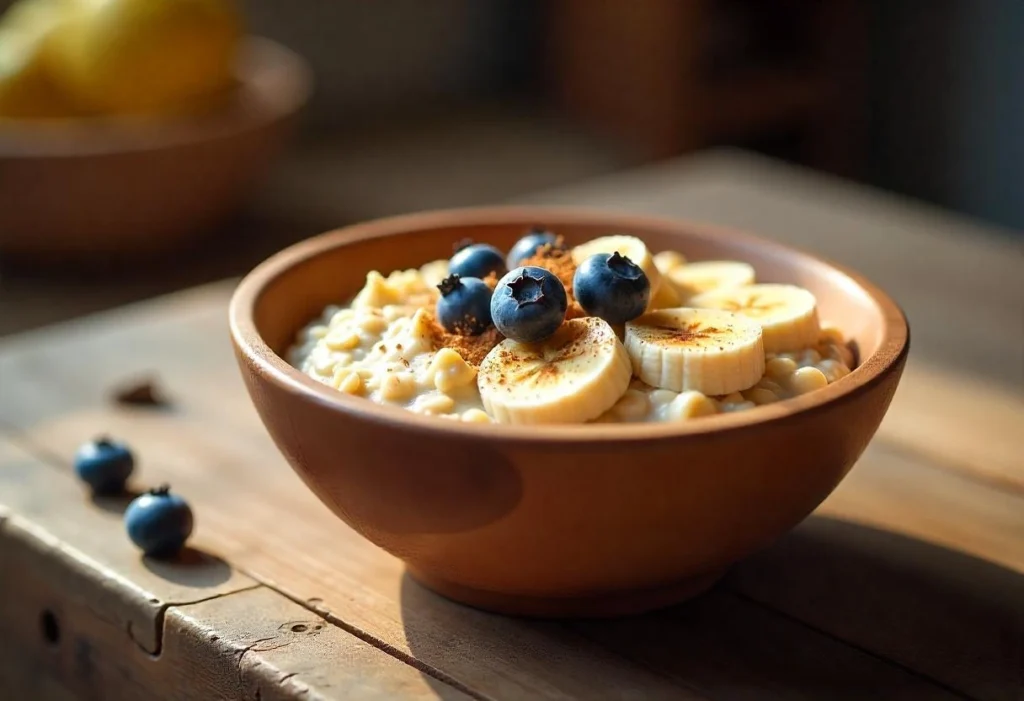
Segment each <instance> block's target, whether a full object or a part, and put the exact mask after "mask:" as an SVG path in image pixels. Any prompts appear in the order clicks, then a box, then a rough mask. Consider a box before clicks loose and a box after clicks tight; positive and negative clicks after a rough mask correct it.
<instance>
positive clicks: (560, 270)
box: [520, 245, 587, 319]
mask: <svg viewBox="0 0 1024 701" xmlns="http://www.w3.org/2000/svg"><path fill="white" fill-rule="evenodd" d="M520 265H523V266H528V265H529V266H534V267H537V268H544V269H545V270H548V271H550V272H552V273H554V275H555V277H557V278H558V279H559V280H560V281H561V282H562V286H563V287H565V295H566V297H568V299H569V306H568V308H567V309H566V311H565V318H566V319H577V318H579V317H583V316H587V313H586V312H585V311H583V307H581V306H580V305H579V303H578V302H577V301H576V298H575V297H573V294H572V278H573V275H575V274H576V264H575V263H573V262H572V253H570V252H569V251H567V250H565V249H561V248H552V247H551V246H550V245H548V246H544V247H543V248H541V249H539V250H538V251H537V252H536V253H534V254H533V255H532V256H530V257H529V258H527V259H526V260H524V261H523V262H522V263H520Z"/></svg>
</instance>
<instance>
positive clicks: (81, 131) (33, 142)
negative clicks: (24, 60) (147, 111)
mask: <svg viewBox="0 0 1024 701" xmlns="http://www.w3.org/2000/svg"><path fill="white" fill-rule="evenodd" d="M235 74H236V78H237V80H238V85H237V87H236V88H235V90H234V92H233V93H232V94H231V95H230V96H229V97H228V98H227V99H226V101H225V104H223V105H220V106H218V107H217V108H215V109H211V110H209V111H205V112H201V113H197V114H182V115H157V116H151V117H147V116H136V115H118V116H83V117H70V118H67V119H38V120H34V119H2V118H0V159H6V160H14V159H24V160H28V159H36V158H61V159H74V158H87V157H96V156H116V155H122V154H130V153H147V152H153V151H160V150H163V149H169V148H175V147H179V146H184V145H194V144H202V143H206V142H211V141H215V140H217V139H222V138H225V137H233V136H237V135H239V134H242V133H245V132H249V131H255V130H258V129H261V128H263V127H265V126H266V125H268V124H272V123H274V122H276V121H279V120H281V119H284V118H287V117H289V116H291V115H293V114H295V113H297V112H298V111H299V110H300V109H301V108H302V106H303V105H305V104H306V102H307V101H308V100H309V97H310V95H311V93H312V90H313V82H314V80H313V72H312V69H311V68H310V66H309V64H308V63H307V62H306V61H305V59H303V58H302V57H301V56H300V55H299V54H297V53H295V52H294V51H292V50H291V49H289V48H288V47H286V46H284V45H283V44H280V43H278V42H276V41H273V40H271V39H267V38H266V37H260V36H255V35H247V36H245V37H243V39H242V41H241V42H240V45H239V57H238V64H237V67H236V70H235Z"/></svg>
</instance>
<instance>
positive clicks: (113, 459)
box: [75, 436, 135, 495]
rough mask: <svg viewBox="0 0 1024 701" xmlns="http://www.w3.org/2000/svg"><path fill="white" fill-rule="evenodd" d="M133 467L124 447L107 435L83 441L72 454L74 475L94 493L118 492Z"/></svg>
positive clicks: (129, 453) (126, 447) (111, 493)
mask: <svg viewBox="0 0 1024 701" xmlns="http://www.w3.org/2000/svg"><path fill="white" fill-rule="evenodd" d="M134 468H135V457H134V456H133V455H132V452H131V451H130V450H129V449H128V446H126V445H125V444H124V443H120V442H118V441H115V440H113V439H112V438H109V437H107V436H101V437H99V438H97V439H95V440H92V441H89V442H88V443H83V444H82V445H81V446H80V447H79V448H78V451H77V452H76V453H75V474H77V475H78V478H79V479H80V480H82V481H83V482H85V483H86V484H88V485H89V487H90V488H91V489H92V491H93V492H94V493H95V494H99V495H113V494H121V493H122V492H124V485H125V482H127V481H128V477H129V476H130V475H131V474H132V470H133V469H134Z"/></svg>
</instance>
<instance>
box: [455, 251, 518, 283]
mask: <svg viewBox="0 0 1024 701" xmlns="http://www.w3.org/2000/svg"><path fill="white" fill-rule="evenodd" d="M506 270H508V268H506V267H505V255H504V254H503V253H502V252H501V251H499V250H498V249H497V248H495V247H494V246H491V245H489V244H486V243H471V244H469V245H468V246H464V247H463V248H460V249H459V250H458V251H456V252H455V255H453V256H452V257H451V260H449V261H448V272H449V273H451V274H453V275H458V276H459V277H461V278H467V277H476V278H480V279H481V280H482V279H484V278H485V277H487V276H488V275H490V274H491V273H494V274H495V275H497V276H498V277H501V276H502V275H504V274H505V271H506Z"/></svg>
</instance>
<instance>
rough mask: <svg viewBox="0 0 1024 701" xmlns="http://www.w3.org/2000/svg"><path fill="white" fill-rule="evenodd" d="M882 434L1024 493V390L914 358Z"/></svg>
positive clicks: (932, 458) (887, 439)
mask: <svg viewBox="0 0 1024 701" xmlns="http://www.w3.org/2000/svg"><path fill="white" fill-rule="evenodd" d="M1022 341H1024V339H1022ZM878 436H879V437H880V438H882V439H884V441H885V442H886V443H890V444H894V445H898V446H900V447H902V448H904V449H905V450H909V451H911V452H914V453H916V454H919V455H923V456H926V457H927V458H928V459H929V460H930V461H931V462H933V463H936V464H940V465H944V466H947V467H949V468H951V469H954V470H961V471H963V472H965V473H968V474H971V475H975V476H977V477H979V478H981V479H984V480H987V481H990V482H993V483H995V484H998V485H1001V486H1004V487H1006V488H1009V489H1014V490H1016V491H1017V492H1018V493H1021V494H1024V391H1013V388H1012V387H1006V386H1003V385H1000V384H997V383H994V382H992V381H990V380H989V381H987V380H984V379H981V378H978V377H972V376H969V375H963V374H959V373H956V372H951V371H949V370H948V369H946V368H943V367H941V366H936V365H931V364H929V363H927V362H926V361H922V360H919V359H917V358H911V359H910V361H909V362H908V363H907V368H906V370H904V373H903V381H902V382H901V383H900V388H899V390H898V391H897V392H896V396H895V397H894V398H893V402H892V405H891V406H890V407H889V413H888V414H886V416H885V420H884V421H883V422H882V425H881V427H879V430H878Z"/></svg>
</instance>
